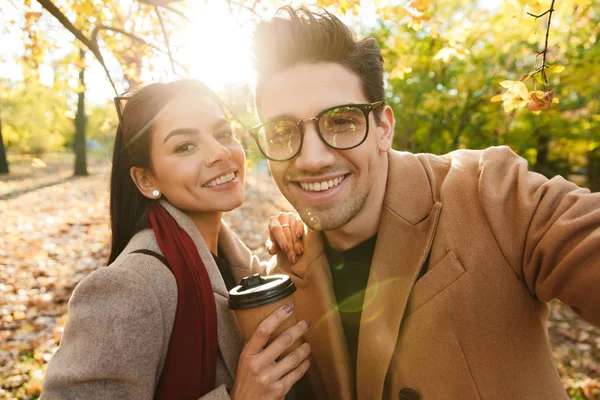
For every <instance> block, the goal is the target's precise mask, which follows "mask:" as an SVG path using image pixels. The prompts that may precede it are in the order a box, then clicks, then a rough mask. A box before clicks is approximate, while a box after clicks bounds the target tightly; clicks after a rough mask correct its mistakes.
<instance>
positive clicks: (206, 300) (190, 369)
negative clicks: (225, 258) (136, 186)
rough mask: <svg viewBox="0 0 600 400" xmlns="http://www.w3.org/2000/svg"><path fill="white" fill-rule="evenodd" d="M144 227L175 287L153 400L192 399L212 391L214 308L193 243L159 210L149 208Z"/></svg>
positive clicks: (215, 357) (213, 378)
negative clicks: (172, 318) (172, 313)
mask: <svg viewBox="0 0 600 400" xmlns="http://www.w3.org/2000/svg"><path fill="white" fill-rule="evenodd" d="M149 218H150V224H151V225H152V229H154V233H155V235H156V240H157V241H158V245H159V247H160V249H161V250H162V252H163V254H164V256H165V257H166V258H167V261H168V266H169V268H170V269H171V272H172V273H173V275H175V280H176V281H177V312H176V314H175V323H174V325H173V331H172V333H171V340H170V341H169V351H168V353H167V359H166V361H165V365H164V368H163V371H162V375H161V376H160V381H159V383H158V389H157V392H156V397H155V398H156V399H159V400H162V399H174V398H177V399H193V400H197V399H198V398H199V397H201V396H203V395H205V394H206V393H208V392H210V391H211V390H213V389H214V387H215V374H216V371H217V308H216V304H215V298H214V295H213V291H212V286H211V284H210V278H209V277H208V273H207V272H206V268H205V267H204V263H203V262H202V259H201V258H200V254H198V250H197V249H196V245H195V244H194V241H193V240H192V238H191V237H190V235H188V234H187V232H186V231H184V230H183V229H182V228H181V227H180V226H179V225H178V224H177V222H176V221H175V219H174V218H173V217H172V216H171V215H170V214H169V213H168V212H167V210H165V209H164V208H163V207H162V206H160V205H156V206H153V207H151V208H150V212H149Z"/></svg>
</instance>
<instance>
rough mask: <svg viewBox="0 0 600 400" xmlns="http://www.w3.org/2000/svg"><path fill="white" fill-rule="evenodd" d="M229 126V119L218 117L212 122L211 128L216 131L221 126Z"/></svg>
mask: <svg viewBox="0 0 600 400" xmlns="http://www.w3.org/2000/svg"><path fill="white" fill-rule="evenodd" d="M229 127H231V121H229V120H228V119H220V120H218V121H217V122H215V123H214V124H213V126H212V130H213V131H218V130H219V129H221V128H229Z"/></svg>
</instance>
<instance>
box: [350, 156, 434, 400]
mask: <svg viewBox="0 0 600 400" xmlns="http://www.w3.org/2000/svg"><path fill="white" fill-rule="evenodd" d="M408 193H409V194H408ZM441 208H442V204H441V203H439V202H438V203H435V204H433V197H432V194H431V189H430V185H429V181H428V179H427V175H426V174H425V171H424V170H423V167H422V166H421V163H420V162H419V161H418V159H416V157H415V156H413V155H412V154H410V153H396V152H390V158H389V172H388V183H387V189H386V197H385V200H384V207H383V210H382V214H381V219H380V224H379V230H378V235H377V243H376V246H375V253H374V255H373V260H372V263H371V271H370V273H369V280H368V283H367V288H366V292H365V300H364V305H363V311H362V314H361V325H360V331H359V339H358V363H357V377H356V379H357V392H358V393H357V394H358V399H359V400H367V399H381V398H382V397H383V387H384V383H385V377H386V374H387V371H388V367H389V363H390V360H391V357H392V355H393V353H394V349H395V348H396V343H397V341H398V333H399V330H400V325H401V322H402V318H403V316H404V312H405V309H406V304H407V302H408V298H409V295H410V292H411V290H412V287H413V285H414V283H415V281H416V279H417V276H418V274H419V271H420V270H421V267H422V266H423V264H424V263H425V261H426V259H427V257H428V255H429V251H430V250H431V244H432V242H433V238H434V236H435V231H436V228H437V224H438V220H439V215H440V211H441Z"/></svg>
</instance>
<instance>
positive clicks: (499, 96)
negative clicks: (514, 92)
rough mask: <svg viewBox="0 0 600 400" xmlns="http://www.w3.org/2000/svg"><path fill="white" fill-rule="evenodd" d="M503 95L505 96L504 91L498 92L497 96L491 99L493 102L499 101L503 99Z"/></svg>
mask: <svg viewBox="0 0 600 400" xmlns="http://www.w3.org/2000/svg"><path fill="white" fill-rule="evenodd" d="M502 97H504V94H503V93H500V94H497V95H495V96H492V98H491V99H490V101H491V102H492V103H495V102H498V101H502Z"/></svg>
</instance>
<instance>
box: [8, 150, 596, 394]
mask: <svg viewBox="0 0 600 400" xmlns="http://www.w3.org/2000/svg"><path fill="white" fill-rule="evenodd" d="M9 162H10V164H11V174H10V175H8V176H0V399H36V398H38V397H39V394H40V391H41V388H42V383H43V379H44V373H45V368H46V364H47V362H48V360H49V359H50V358H51V357H52V354H53V353H54V352H55V351H56V348H57V346H58V343H59V341H60V338H61V334H62V329H63V328H62V327H63V326H64V323H65V320H66V314H67V302H68V300H69V297H70V296H71V292H72V291H73V289H74V287H75V286H76V285H77V283H78V282H79V281H81V279H83V278H84V277H85V276H86V275H88V274H89V273H90V272H92V271H94V270H95V269H97V268H100V267H102V266H104V265H105V264H106V259H107V258H108V252H109V242H110V227H109V218H108V215H109V214H108V184H109V173H110V164H109V162H108V160H107V159H106V157H105V156H102V155H100V156H99V155H97V154H96V155H92V156H91V157H90V160H89V167H88V169H89V172H90V175H89V176H87V177H81V178H74V177H72V171H73V160H72V156H70V155H65V154H59V155H48V156H46V157H43V161H42V160H36V159H33V158H31V157H27V156H19V157H17V156H13V157H10V158H9ZM289 210H290V206H289V204H288V203H287V202H286V201H285V199H284V198H283V197H282V196H281V194H280V193H279V191H278V190H277V188H276V187H275V185H274V183H273V182H272V180H271V178H270V177H269V176H268V174H267V173H265V171H264V168H256V169H254V170H252V171H250V172H249V173H248V179H247V185H246V202H245V203H244V205H243V206H242V207H240V208H239V209H237V210H235V211H233V212H231V213H228V214H227V216H226V220H227V222H228V223H229V224H230V226H231V227H232V228H233V229H234V230H235V231H236V232H237V233H238V235H239V236H240V237H241V239H242V240H243V241H244V242H245V243H246V244H247V245H248V247H249V248H250V249H251V250H252V251H253V252H254V253H255V254H257V255H258V256H259V258H261V259H263V260H265V259H267V257H268V254H267V252H266V249H265V245H264V242H265V237H266V232H267V220H268V217H269V216H271V215H273V214H276V213H277V212H279V211H289ZM550 307H551V312H550V318H549V321H548V334H549V337H550V342H551V344H552V349H553V353H554V358H555V362H556V366H557V368H558V371H559V374H560V376H561V379H562V382H563V383H564V387H565V390H567V391H568V393H569V395H570V396H571V398H573V399H586V400H589V399H600V378H599V377H600V329H598V328H595V327H593V326H591V325H590V324H587V323H585V322H584V321H582V320H581V319H579V318H578V317H577V316H576V315H575V313H573V311H572V310H571V309H570V308H569V307H567V306H565V305H563V304H562V303H560V302H558V301H555V302H552V303H551V304H550ZM507 384H508V383H507ZM532 384H535V382H532Z"/></svg>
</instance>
